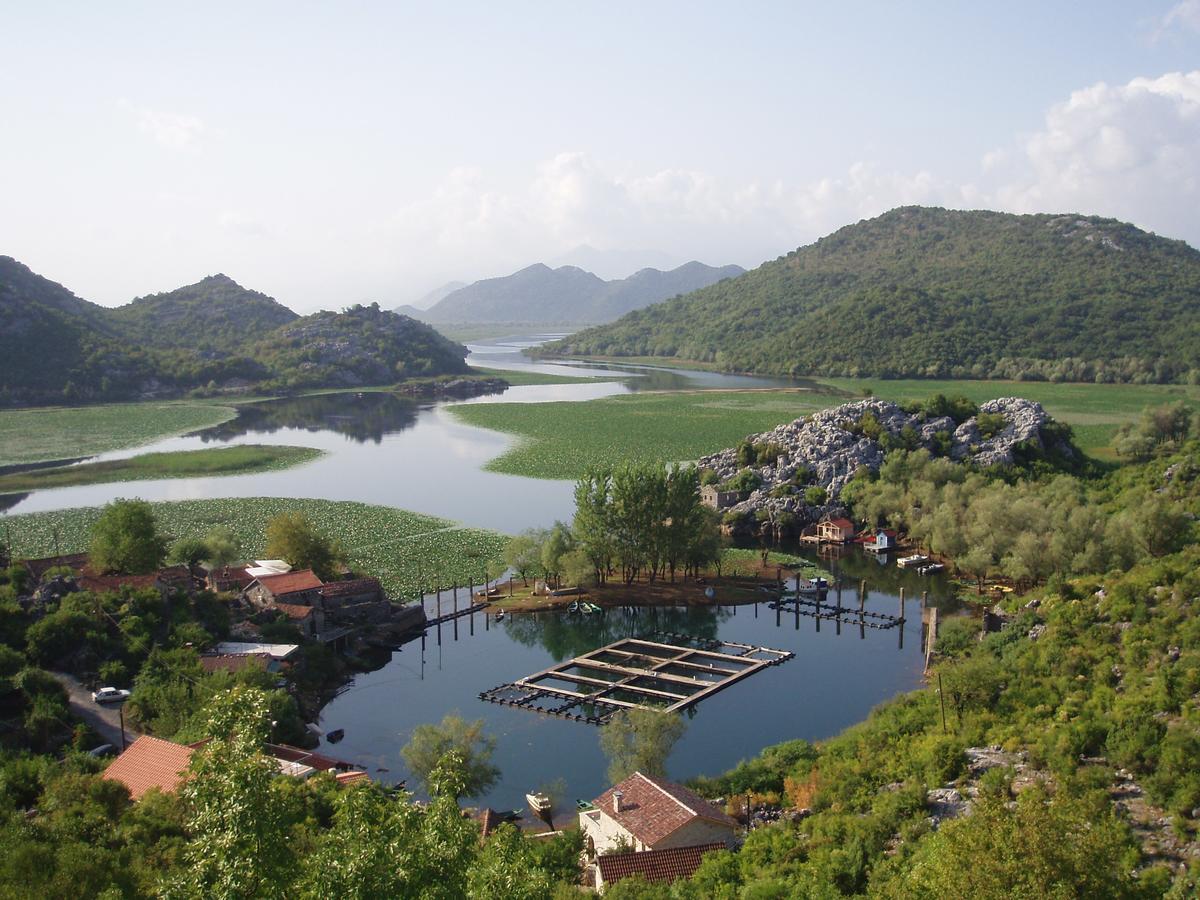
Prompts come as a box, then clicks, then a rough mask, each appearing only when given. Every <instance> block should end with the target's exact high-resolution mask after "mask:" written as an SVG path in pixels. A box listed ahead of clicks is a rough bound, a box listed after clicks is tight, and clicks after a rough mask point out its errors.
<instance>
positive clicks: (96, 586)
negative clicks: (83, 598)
mask: <svg viewBox="0 0 1200 900" xmlns="http://www.w3.org/2000/svg"><path fill="white" fill-rule="evenodd" d="M78 583H79V589H80V590H82V591H90V592H91V593H93V594H109V593H113V594H115V593H117V592H119V591H120V590H121V589H122V588H131V589H133V590H135V591H144V590H147V589H156V588H157V587H158V575H156V574H151V575H83V576H82V577H80V579H79V582H78Z"/></svg>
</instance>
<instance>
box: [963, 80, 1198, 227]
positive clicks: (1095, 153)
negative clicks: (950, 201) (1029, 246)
mask: <svg viewBox="0 0 1200 900" xmlns="http://www.w3.org/2000/svg"><path fill="white" fill-rule="evenodd" d="M991 158H992V159H993V160H995V164H993V165H991V166H990V167H989V170H988V175H989V176H991V177H992V179H994V180H993V181H992V182H991V185H992V186H991V188H990V190H989V189H988V188H987V187H984V188H983V196H985V197H988V198H990V200H991V202H992V204H993V205H995V206H996V207H997V208H1000V209H1008V210H1012V211H1014V212H1084V213H1096V214H1101V215H1109V216H1115V217H1117V218H1121V219H1126V220H1130V221H1133V222H1135V223H1137V224H1139V225H1142V226H1144V227H1148V228H1152V229H1154V230H1156V231H1160V232H1162V233H1165V234H1168V235H1172V236H1177V237H1184V238H1186V239H1189V240H1192V241H1195V240H1196V239H1197V237H1200V221H1198V220H1197V215H1196V210H1197V209H1198V208H1200V206H1198V203H1197V201H1198V200H1200V196H1198V191H1200V71H1195V72H1188V73H1182V72H1175V73H1170V74H1167V75H1163V76H1161V77H1159V78H1135V79H1133V80H1132V81H1130V82H1129V83H1128V84H1124V85H1115V86H1114V85H1108V84H1104V83H1103V82H1102V83H1099V84H1095V85H1092V86H1091V87H1088V88H1084V89H1082V90H1079V91H1075V92H1074V93H1073V94H1071V96H1070V98H1068V99H1067V100H1066V101H1065V102H1064V103H1060V104H1058V105H1056V106H1054V107H1052V108H1051V109H1050V111H1049V112H1048V113H1047V114H1046V118H1045V124H1044V127H1043V128H1042V129H1041V130H1040V131H1038V132H1036V133H1034V134H1032V135H1030V136H1028V137H1026V138H1025V139H1024V140H1022V141H1018V142H1016V144H1015V146H1014V147H1013V148H1012V149H1011V150H1009V151H1000V152H999V153H997V154H995V155H992V156H991Z"/></svg>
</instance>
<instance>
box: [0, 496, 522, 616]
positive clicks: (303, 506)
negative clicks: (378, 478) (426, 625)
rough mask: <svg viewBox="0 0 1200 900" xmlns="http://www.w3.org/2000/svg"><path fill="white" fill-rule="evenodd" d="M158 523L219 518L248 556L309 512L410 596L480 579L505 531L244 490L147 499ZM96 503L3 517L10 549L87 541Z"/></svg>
mask: <svg viewBox="0 0 1200 900" xmlns="http://www.w3.org/2000/svg"><path fill="white" fill-rule="evenodd" d="M153 507H154V514H155V516H156V517H157V519H158V525H159V530H160V531H162V532H164V533H166V534H169V535H171V537H172V538H179V537H203V536H204V535H205V534H207V533H208V532H209V531H210V530H211V529H212V528H214V527H216V526H218V525H221V526H224V527H226V528H230V529H232V530H233V532H234V533H235V534H236V535H237V536H238V538H239V540H240V541H241V544H242V551H243V553H245V555H246V556H247V557H248V558H254V557H260V556H261V555H262V553H263V551H264V550H265V549H266V546H265V540H264V534H265V532H266V526H267V522H268V521H270V520H271V518H272V517H274V516H277V515H279V514H280V513H282V512H290V511H293V510H299V511H301V512H304V513H305V514H307V515H308V516H309V517H310V518H311V519H312V520H313V522H314V523H315V524H316V526H317V527H318V528H319V529H320V530H321V531H322V532H324V533H325V534H328V535H330V536H333V537H336V538H337V539H338V540H340V541H341V543H342V545H343V546H344V547H345V548H346V551H347V554H348V557H349V562H350V565H351V566H352V567H353V568H354V569H355V570H356V571H362V572H364V573H367V574H371V575H375V576H377V577H379V579H380V580H381V581H382V582H383V584H384V587H385V589H386V590H387V591H388V594H389V596H391V597H392V598H393V599H397V598H401V597H405V598H413V597H415V596H416V595H418V594H419V593H424V592H428V591H431V590H434V589H435V588H436V587H437V586H438V585H439V584H440V585H441V586H450V585H453V584H456V583H457V584H460V585H466V584H467V583H468V581H474V583H475V584H478V583H480V581H482V580H483V578H484V573H485V571H486V570H487V568H488V566H489V564H495V563H497V562H498V561H499V559H500V555H501V552H502V550H503V548H504V543H505V541H506V540H507V538H506V537H505V536H504V535H502V534H498V533H496V532H492V531H484V530H482V529H476V528H466V527H462V526H459V525H457V524H455V523H454V522H450V521H447V520H445V519H438V518H435V517H433V516H426V515H421V514H420V513H413V512H408V511H406V510H400V509H393V508H391V507H386V506H370V505H368V504H365V503H350V502H338V501H332V500H295V499H285V498H280V497H247V498H240V497H239V498H229V499H218V500H183V501H179V502H173V503H155V504H153ZM100 512H101V509H100V507H83V508H78V509H68V510H60V511H55V512H45V513H28V514H26V515H20V516H9V517H7V518H5V519H3V520H0V522H2V524H3V526H4V527H5V528H6V529H7V532H8V538H9V539H10V540H11V541H12V545H13V553H14V555H15V556H18V557H20V556H24V557H30V558H34V557H40V556H47V555H50V554H52V553H54V552H56V547H57V548H59V550H60V551H61V552H63V553H76V552H81V551H84V550H86V549H87V542H88V532H89V530H90V529H91V527H92V524H93V523H95V521H96V519H97V518H98V517H99V515H100Z"/></svg>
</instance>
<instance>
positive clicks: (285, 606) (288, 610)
mask: <svg viewBox="0 0 1200 900" xmlns="http://www.w3.org/2000/svg"><path fill="white" fill-rule="evenodd" d="M275 608H276V609H277V610H279V611H280V612H281V613H283V614H284V615H285V616H287V617H288V618H289V619H296V620H297V621H300V620H303V619H307V618H308V617H309V616H311V615H312V614H313V608H312V607H311V606H300V605H299V604H296V603H276V604H275Z"/></svg>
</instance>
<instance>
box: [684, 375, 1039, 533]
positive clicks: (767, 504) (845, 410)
mask: <svg viewBox="0 0 1200 900" xmlns="http://www.w3.org/2000/svg"><path fill="white" fill-rule="evenodd" d="M1049 421H1050V417H1049V415H1047V414H1046V411H1045V410H1044V409H1043V408H1042V405H1041V404H1040V403H1035V402H1033V401H1031V400H1023V399H1021V398H1019V397H1003V398H1000V399H997V400H990V401H988V402H987V403H984V404H983V405H982V406H980V408H979V415H977V416H973V417H971V418H970V419H967V420H966V421H964V422H962V423H961V424H957V425H956V423H955V421H954V420H953V419H951V418H949V417H948V416H941V417H929V416H926V415H925V414H923V413H920V412H917V413H910V412H905V411H904V410H903V409H902V408H901V407H900V406H899V405H897V404H895V403H891V402H889V401H886V400H875V399H871V400H860V401H857V402H854V403H846V404H843V405H842V406H837V407H833V408H832V409H826V410H821V411H820V412H817V413H814V414H813V415H811V416H808V417H806V418H803V419H797V420H795V421H794V422H789V423H787V424H785V425H780V426H778V427H777V428H774V429H772V430H771V431H766V432H763V433H761V434H755V435H751V436H749V437H748V438H747V440H748V441H749V442H750V443H752V444H755V445H758V446H762V447H767V446H771V445H774V446H775V447H776V448H777V449H778V451H779V453H778V456H776V457H775V459H774V460H773V461H772V462H770V463H767V464H766V465H754V466H750V467H749V468H751V469H752V470H753V471H754V472H755V474H756V475H757V476H758V477H759V479H760V480H761V485H760V487H759V488H758V489H757V490H755V491H753V492H752V493H751V494H750V495H749V496H748V497H747V498H746V499H744V500H743V501H742V502H740V503H738V504H737V505H735V506H733V507H731V508H730V512H732V513H733V515H732V516H730V517H729V518H730V519H737V518H739V516H740V517H742V518H743V519H744V520H745V521H746V522H747V525H748V524H749V523H753V522H755V518H756V517H757V518H758V519H766V520H767V521H769V522H772V521H777V520H780V519H782V520H784V521H786V522H787V523H788V526H789V527H790V528H795V527H803V526H804V525H806V524H810V523H812V522H815V521H817V519H819V518H820V517H821V516H822V515H824V514H825V513H836V512H838V511H840V510H841V507H840V506H839V505H838V503H837V499H838V497H839V495H840V494H841V491H842V489H843V488H844V487H845V486H846V484H847V483H849V481H850V479H851V478H853V477H854V474H855V472H857V471H858V470H859V469H860V468H863V467H865V468H868V469H873V470H876V471H877V470H878V469H879V467H880V466H881V465H882V464H883V459H884V456H885V454H886V453H887V450H888V448H890V447H896V446H909V447H913V448H918V447H924V448H925V449H927V450H929V451H930V452H931V453H934V454H938V455H948V456H949V458H951V459H953V460H955V461H958V462H962V463H964V464H971V465H975V466H979V467H981V468H985V467H988V466H995V465H1006V464H1010V463H1012V462H1013V461H1014V459H1015V454H1016V451H1017V448H1018V447H1019V446H1022V445H1025V446H1029V445H1032V446H1034V447H1036V448H1042V446H1043V444H1042V428H1043V426H1045V425H1046V424H1047V423H1048V422H1049ZM981 426H982V427H981ZM985 429H986V430H985ZM698 465H699V466H700V468H701V469H711V470H712V471H714V472H715V473H716V475H717V478H718V479H719V480H720V481H722V482H724V481H727V480H728V479H730V478H732V477H733V476H734V475H736V474H737V473H738V472H740V471H741V470H742V469H743V468H745V467H744V466H743V465H741V463H739V460H738V450H737V448H730V449H728V450H722V451H721V452H719V453H714V454H712V455H711V456H706V457H703V458H702V459H700V460H699V461H698ZM798 472H799V473H800V477H799V478H796V477H795V476H796V475H797V473H798ZM797 483H800V484H802V485H803V486H800V487H799V488H798V490H796V491H795V492H789V491H788V488H787V487H785V486H787V485H793V484H797ZM809 486H811V487H819V488H822V489H823V490H824V492H825V495H826V498H827V502H826V503H825V504H822V505H820V506H813V505H811V504H809V503H807V502H806V501H805V499H804V487H809ZM773 493H774V494H776V496H772V494H773ZM744 527H746V526H744ZM755 527H756V526H755Z"/></svg>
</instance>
